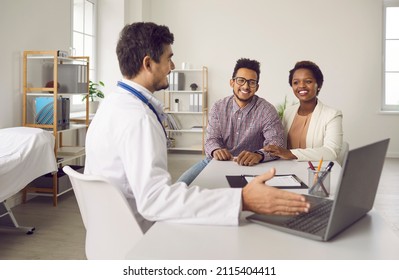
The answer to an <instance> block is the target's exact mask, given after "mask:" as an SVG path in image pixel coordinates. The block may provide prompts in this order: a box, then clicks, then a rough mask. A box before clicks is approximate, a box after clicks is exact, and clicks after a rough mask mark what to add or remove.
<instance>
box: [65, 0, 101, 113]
mask: <svg viewBox="0 0 399 280" xmlns="http://www.w3.org/2000/svg"><path fill="white" fill-rule="evenodd" d="M71 3H72V7H73V9H72V15H73V18H72V53H73V55H74V56H89V57H90V69H89V78H90V80H92V81H93V80H95V79H96V14H97V12H96V11H97V9H96V8H97V0H71ZM83 108H84V103H83V102H82V96H74V97H73V99H72V110H73V111H79V110H83Z"/></svg>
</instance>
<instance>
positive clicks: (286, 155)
mask: <svg viewBox="0 0 399 280" xmlns="http://www.w3.org/2000/svg"><path fill="white" fill-rule="evenodd" d="M263 150H264V151H265V152H268V153H269V154H270V155H271V156H274V157H279V158H282V159H297V157H296V156H295V155H294V154H293V153H291V151H290V150H287V149H285V148H282V147H279V146H276V145H267V146H264V147H263Z"/></svg>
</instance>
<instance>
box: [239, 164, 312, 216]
mask: <svg viewBox="0 0 399 280" xmlns="http://www.w3.org/2000/svg"><path fill="white" fill-rule="evenodd" d="M275 173H276V170H275V169H274V168H272V169H270V171H269V172H267V173H264V174H262V175H260V176H257V177H255V178H254V179H253V180H252V181H251V182H250V183H248V184H247V185H246V186H245V187H244V188H243V189H242V208H243V210H247V211H252V212H255V213H258V214H275V215H297V214H300V213H302V212H308V211H309V207H310V204H309V203H308V202H306V200H305V197H304V196H302V195H300V194H296V193H291V192H288V191H284V190H280V189H277V188H273V187H270V186H268V185H265V181H267V180H269V179H271V178H272V177H273V176H274V174H275Z"/></svg>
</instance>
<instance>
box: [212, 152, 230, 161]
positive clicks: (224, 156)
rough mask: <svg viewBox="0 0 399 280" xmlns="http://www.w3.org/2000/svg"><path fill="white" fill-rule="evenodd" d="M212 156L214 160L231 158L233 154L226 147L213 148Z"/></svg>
mask: <svg viewBox="0 0 399 280" xmlns="http://www.w3.org/2000/svg"><path fill="white" fill-rule="evenodd" d="M212 156H213V158H214V159H216V160H231V159H232V158H233V155H232V154H231V153H230V152H229V150H227V149H217V150H214V151H213V152H212Z"/></svg>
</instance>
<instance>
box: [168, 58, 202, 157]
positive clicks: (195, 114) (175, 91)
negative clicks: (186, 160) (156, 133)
mask: <svg viewBox="0 0 399 280" xmlns="http://www.w3.org/2000/svg"><path fill="white" fill-rule="evenodd" d="M176 74H178V75H179V79H182V80H181V81H179V82H177V83H176V81H175V77H176ZM193 83H195V84H196V85H197V86H198V88H197V89H195V90H193V89H191V87H190V86H191V85H192V84H193ZM169 84H170V87H169V89H167V90H164V91H163V101H164V104H165V113H167V114H168V115H172V117H173V118H174V119H175V120H176V122H177V123H179V125H180V128H179V129H176V128H171V127H170V126H167V127H166V132H167V134H168V137H169V138H173V139H174V142H175V146H174V147H169V150H170V151H189V152H202V153H203V154H204V144H205V132H206V125H207V122H208V107H207V101H208V68H207V67H205V66H203V67H201V68H199V69H175V70H173V71H172V72H171V75H170V83H169ZM193 96H194V97H193ZM195 98H196V99H195ZM176 99H178V100H179V102H178V103H179V105H178V110H177V111H176V107H175V104H174V103H175V100H176ZM193 100H196V101H195V102H193Z"/></svg>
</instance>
